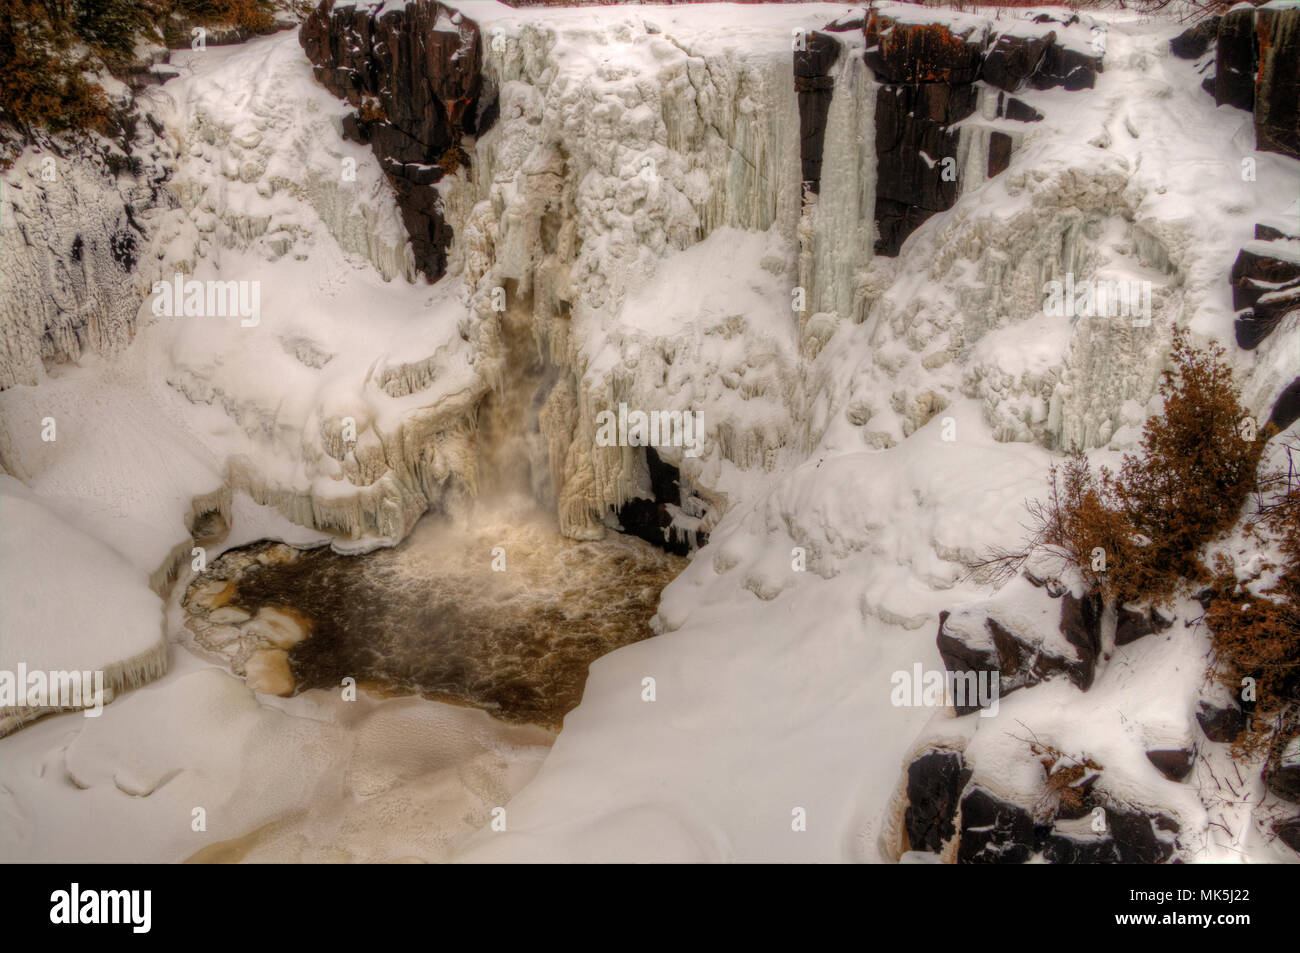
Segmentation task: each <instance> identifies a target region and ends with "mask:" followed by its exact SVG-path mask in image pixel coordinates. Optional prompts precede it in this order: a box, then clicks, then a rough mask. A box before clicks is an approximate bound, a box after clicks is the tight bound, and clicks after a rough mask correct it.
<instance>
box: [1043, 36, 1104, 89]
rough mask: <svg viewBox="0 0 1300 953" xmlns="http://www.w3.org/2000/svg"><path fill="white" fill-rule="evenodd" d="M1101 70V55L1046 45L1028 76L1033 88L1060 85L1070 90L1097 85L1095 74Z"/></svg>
mask: <svg viewBox="0 0 1300 953" xmlns="http://www.w3.org/2000/svg"><path fill="white" fill-rule="evenodd" d="M1100 72H1101V57H1100V56H1089V55H1088V54H1087V53H1081V52H1079V51H1078V50H1072V49H1069V48H1068V47H1064V46H1057V45H1056V44H1055V43H1051V44H1049V45H1048V47H1047V50H1046V52H1045V53H1044V54H1043V61H1042V63H1041V64H1040V65H1039V67H1038V69H1037V70H1035V71H1034V74H1033V75H1032V76H1031V77H1030V78H1029V82H1030V84H1031V85H1032V86H1033V87H1034V88H1035V89H1052V88H1054V87H1057V86H1060V87H1061V88H1062V89H1067V90H1070V91H1071V92H1074V91H1077V90H1080V89H1092V88H1093V87H1094V86H1096V85H1097V74H1098V73H1100Z"/></svg>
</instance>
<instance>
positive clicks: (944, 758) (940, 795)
mask: <svg viewBox="0 0 1300 953" xmlns="http://www.w3.org/2000/svg"><path fill="white" fill-rule="evenodd" d="M969 779H970V771H968V770H967V769H966V767H965V765H964V764H963V762H962V756H961V754H960V753H959V752H956V751H931V752H927V753H926V754H923V755H921V756H920V757H919V758H917V759H915V760H914V761H913V762H912V763H911V764H909V765H908V766H907V810H906V811H905V813H904V816H903V822H904V825H905V826H906V829H907V843H908V845H909V847H910V848H911V849H912V850H928V851H932V852H934V853H938V852H939V851H940V850H942V849H943V845H944V842H946V841H947V840H949V839H950V838H951V837H952V836H953V834H955V833H956V832H957V827H956V824H955V823H954V818H955V817H956V815H957V804H958V799H959V798H960V797H961V792H962V789H963V788H964V787H966V782H967V781H968V780H969Z"/></svg>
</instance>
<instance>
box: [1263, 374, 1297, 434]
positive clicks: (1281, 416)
mask: <svg viewBox="0 0 1300 953" xmlns="http://www.w3.org/2000/svg"><path fill="white" fill-rule="evenodd" d="M1297 420H1300V377H1297V378H1296V379H1295V380H1293V381H1292V382H1291V383H1290V384H1287V385H1286V388H1285V389H1284V390H1283V391H1282V393H1281V394H1280V395H1278V398H1277V401H1276V402H1275V403H1274V404H1273V412H1272V414H1270V415H1269V418H1268V422H1269V424H1271V425H1272V426H1274V427H1276V428H1277V429H1278V431H1279V432H1281V431H1283V430H1286V429H1287V428H1288V427H1290V426H1291V425H1292V424H1293V423H1295V422H1296V421H1297Z"/></svg>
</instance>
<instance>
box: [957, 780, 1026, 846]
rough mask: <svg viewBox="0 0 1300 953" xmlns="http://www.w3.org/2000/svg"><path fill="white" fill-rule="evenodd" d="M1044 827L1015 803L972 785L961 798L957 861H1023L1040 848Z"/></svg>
mask: <svg viewBox="0 0 1300 953" xmlns="http://www.w3.org/2000/svg"><path fill="white" fill-rule="evenodd" d="M1045 835H1046V831H1045V830H1040V829H1036V828H1035V825H1034V819H1033V817H1032V816H1031V815H1030V813H1029V812H1028V811H1027V810H1025V809H1024V808H1023V807H1020V806H1019V805H1017V804H1012V803H1011V802H1009V801H1003V800H1001V799H999V798H996V797H994V796H993V795H992V794H990V793H989V792H988V791H985V790H984V789H983V788H979V787H976V788H972V789H971V790H970V792H969V793H968V794H967V795H966V796H965V797H964V798H962V801H961V842H960V844H959V845H958V847H957V863H959V864H1023V863H1025V861H1027V860H1029V859H1030V858H1031V857H1032V856H1033V855H1034V854H1035V853H1036V852H1037V851H1038V849H1039V845H1040V844H1041V842H1042V839H1043V837H1044V836H1045Z"/></svg>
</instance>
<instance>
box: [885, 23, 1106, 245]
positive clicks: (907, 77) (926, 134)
mask: <svg viewBox="0 0 1300 953" xmlns="http://www.w3.org/2000/svg"><path fill="white" fill-rule="evenodd" d="M1049 24H1050V25H1052V26H1053V27H1055V26H1059V27H1060V31H1061V32H1060V33H1059V34H1058V31H1057V29H1055V28H1050V29H1049V28H1048V25H1049ZM1078 24H1079V19H1078V17H1070V18H1069V19H1067V20H1057V19H1054V18H1053V17H1052V15H1050V14H1042V15H1040V16H1039V17H1036V18H1035V19H1034V20H1033V21H1022V22H1021V23H1019V24H1016V25H1013V26H1011V27H1010V28H1009V29H1006V30H1003V29H1002V28H1001V26H1000V25H999V24H995V23H994V22H993V21H984V22H983V23H978V24H977V23H970V24H968V25H967V26H965V27H964V28H963V29H961V30H954V29H953V28H951V27H950V25H945V24H940V23H913V22H903V21H901V20H899V19H897V18H896V17H893V16H889V15H888V14H883V13H875V12H873V13H871V14H870V15H869V16H868V17H867V19H866V22H865V24H864V27H863V29H864V32H865V35H866V44H867V49H866V55H865V58H866V63H867V65H868V66H869V67H871V70H872V71H873V72H874V73H875V75H876V79H877V80H878V81H879V82H880V83H881V88H880V94H879V96H878V98H877V103H876V157H877V162H878V170H877V181H876V212H875V219H876V229H877V240H876V249H875V251H876V254H878V255H890V256H892V255H897V254H898V251H899V249H900V248H901V247H902V244H903V242H904V241H905V240H906V239H907V236H908V235H910V234H911V233H912V232H913V231H915V230H916V228H917V227H918V226H919V225H920V224H921V223H922V222H924V221H925V220H926V219H927V218H929V217H930V216H931V215H933V214H934V213H935V212H940V211H944V210H946V209H949V208H951V207H952V206H953V205H954V204H955V203H956V201H957V197H958V195H959V194H960V193H961V191H962V188H963V183H962V181H961V175H960V174H959V169H960V166H961V165H962V161H963V159H962V154H963V135H966V136H970V135H971V130H965V131H963V130H959V129H958V128H957V123H959V122H961V121H962V120H964V119H967V118H968V117H970V116H971V115H972V114H973V113H974V112H975V110H976V107H977V104H978V101H979V87H978V86H977V85H976V84H977V83H978V82H980V81H982V82H984V83H987V84H988V85H989V86H992V87H994V88H996V89H998V90H1000V92H999V95H998V105H997V117H998V118H1005V119H1013V120H1017V121H1021V122H1033V121H1037V120H1039V119H1041V118H1042V116H1041V114H1039V113H1038V112H1037V111H1036V110H1034V109H1033V108H1031V107H1029V106H1027V105H1026V104H1024V103H1022V102H1020V101H1019V100H1018V99H1015V98H1013V97H1010V96H1008V95H1006V94H1007V93H1011V92H1014V91H1016V90H1017V89H1020V88H1021V87H1023V86H1030V87H1033V88H1036V89H1048V88H1051V87H1056V86H1060V87H1064V88H1065V89H1069V90H1075V89H1085V88H1090V87H1092V86H1093V84H1094V82H1095V78H1096V74H1097V73H1098V72H1100V70H1101V58H1100V57H1099V56H1095V55H1092V54H1091V53H1090V52H1084V51H1082V50H1080V49H1078V48H1077V46H1078V41H1077V39H1076V40H1075V41H1074V45H1071V44H1068V43H1066V42H1063V41H1062V40H1060V39H1058V37H1059V36H1062V35H1064V33H1065V31H1066V30H1067V29H1068V28H1076V32H1077V29H1081V27H1078ZM988 140H989V141H988V159H987V162H986V163H985V164H984V166H983V167H981V168H980V169H978V170H977V171H978V173H979V174H980V175H981V176H986V177H992V176H995V175H998V174H1000V173H1001V172H1003V171H1005V170H1006V168H1007V167H1008V165H1009V164H1010V161H1011V152H1012V149H1013V147H1014V145H1015V143H1014V140H1013V139H1012V137H1011V136H1009V135H1007V134H1006V133H1005V132H1001V131H992V132H990V133H989V134H988Z"/></svg>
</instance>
